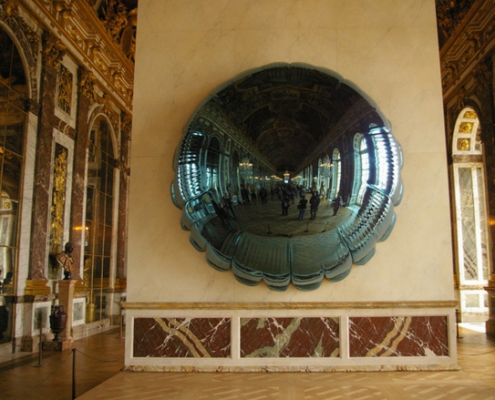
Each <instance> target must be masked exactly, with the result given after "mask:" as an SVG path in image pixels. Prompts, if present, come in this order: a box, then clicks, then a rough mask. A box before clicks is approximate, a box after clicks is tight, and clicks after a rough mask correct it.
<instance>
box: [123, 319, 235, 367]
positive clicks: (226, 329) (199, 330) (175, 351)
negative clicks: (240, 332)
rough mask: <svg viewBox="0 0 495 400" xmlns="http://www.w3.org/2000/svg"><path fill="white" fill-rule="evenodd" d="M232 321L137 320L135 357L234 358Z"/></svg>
mask: <svg viewBox="0 0 495 400" xmlns="http://www.w3.org/2000/svg"><path fill="white" fill-rule="evenodd" d="M230 326H231V324H230V318H136V319H134V340H133V342H134V346H133V356H134V357H175V358H189V357H192V358H210V357H212V358H226V357H230V342H231V339H230Z"/></svg>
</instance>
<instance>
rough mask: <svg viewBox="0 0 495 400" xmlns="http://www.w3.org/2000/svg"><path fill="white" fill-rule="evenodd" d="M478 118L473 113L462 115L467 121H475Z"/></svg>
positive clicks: (468, 112) (467, 112)
mask: <svg viewBox="0 0 495 400" xmlns="http://www.w3.org/2000/svg"><path fill="white" fill-rule="evenodd" d="M477 117H478V116H477V115H476V113H475V112H474V111H466V112H465V113H464V115H463V118H468V119H476V118H477Z"/></svg>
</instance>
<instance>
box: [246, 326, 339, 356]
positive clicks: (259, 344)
mask: <svg viewBox="0 0 495 400" xmlns="http://www.w3.org/2000/svg"><path fill="white" fill-rule="evenodd" d="M240 341H241V344H240V350H241V357H253V358H262V357H268V358H270V357H275V358H276V357H338V356H339V355H340V337H339V319H338V318H299V317H296V318H241V329H240Z"/></svg>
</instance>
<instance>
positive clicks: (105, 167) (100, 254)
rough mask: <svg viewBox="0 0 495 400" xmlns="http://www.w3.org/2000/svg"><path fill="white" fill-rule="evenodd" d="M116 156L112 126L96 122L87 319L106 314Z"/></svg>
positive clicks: (86, 263)
mask: <svg viewBox="0 0 495 400" xmlns="http://www.w3.org/2000/svg"><path fill="white" fill-rule="evenodd" d="M114 168H115V159H114V151H113V145H112V140H111V133H110V127H109V125H108V123H107V122H106V120H104V119H99V120H98V121H96V122H95V124H94V126H93V129H92V130H91V135H90V144H89V151H88V182H87V187H86V193H87V204H86V238H85V241H86V243H85V247H84V277H83V278H84V283H85V284H86V286H87V287H88V289H89V291H90V295H89V298H88V304H87V307H88V309H87V312H86V319H87V322H92V321H97V320H100V319H102V318H105V317H106V313H105V308H106V300H105V299H106V298H105V296H104V293H103V290H104V288H106V287H109V283H110V282H109V278H110V265H111V254H112V231H113V204H114Z"/></svg>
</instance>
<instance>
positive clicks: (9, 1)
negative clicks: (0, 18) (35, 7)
mask: <svg viewBox="0 0 495 400" xmlns="http://www.w3.org/2000/svg"><path fill="white" fill-rule="evenodd" d="M0 4H1V5H2V6H3V10H4V11H5V19H6V20H7V21H10V20H13V19H16V18H18V17H19V7H18V5H19V3H18V1H15V0H1V1H0Z"/></svg>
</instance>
